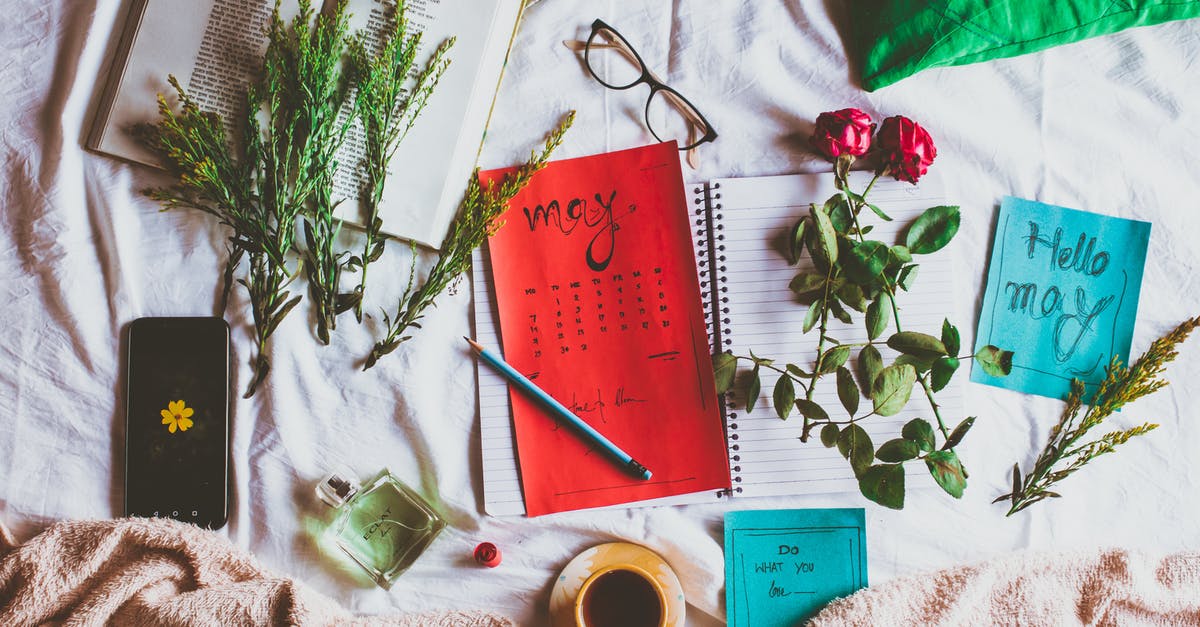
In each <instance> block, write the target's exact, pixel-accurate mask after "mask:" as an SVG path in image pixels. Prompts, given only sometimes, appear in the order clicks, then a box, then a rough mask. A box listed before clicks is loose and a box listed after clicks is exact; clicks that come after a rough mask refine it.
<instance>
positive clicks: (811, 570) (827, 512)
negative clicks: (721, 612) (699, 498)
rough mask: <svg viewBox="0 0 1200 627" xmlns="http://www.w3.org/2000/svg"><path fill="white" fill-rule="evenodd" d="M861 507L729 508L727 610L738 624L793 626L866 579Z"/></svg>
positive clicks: (863, 525) (747, 625)
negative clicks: (747, 509)
mask: <svg viewBox="0 0 1200 627" xmlns="http://www.w3.org/2000/svg"><path fill="white" fill-rule="evenodd" d="M866 539H867V536H866V521H865V517H864V515H863V510H862V509H861V508H857V509H807V510H805V509H780V510H756V511H743V512H728V513H726V514H725V611H726V619H727V620H728V622H729V624H730V625H731V626H732V627H740V626H745V627H749V626H753V627H772V626H774V625H780V626H785V625H786V626H788V627H790V626H792V625H798V624H800V622H801V621H804V620H808V619H809V618H812V617H813V616H814V615H815V614H816V613H817V612H818V611H820V610H821V608H823V607H825V604H827V603H829V602H830V601H832V600H834V599H836V598H839V597H843V596H846V595H848V594H850V593H852V592H854V591H855V590H858V589H859V588H863V587H865V586H866V585H867V546H866Z"/></svg>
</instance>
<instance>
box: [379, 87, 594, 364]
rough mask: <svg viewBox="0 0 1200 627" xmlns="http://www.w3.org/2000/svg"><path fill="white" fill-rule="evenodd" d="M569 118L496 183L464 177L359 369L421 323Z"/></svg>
mask: <svg viewBox="0 0 1200 627" xmlns="http://www.w3.org/2000/svg"><path fill="white" fill-rule="evenodd" d="M574 121H575V112H574V111H571V112H569V113H568V114H567V115H566V117H565V118H564V119H563V121H562V122H561V123H560V124H559V126H558V127H557V128H556V129H555V130H554V131H552V132H551V133H550V135H549V136H548V137H547V139H546V142H545V144H544V145H543V147H542V149H541V152H538V151H537V150H534V151H533V152H531V153H530V155H529V160H528V161H527V162H526V163H525V164H524V165H522V166H520V167H519V168H517V169H516V171H515V172H513V173H511V174H509V175H506V176H505V177H504V180H503V181H502V182H501V183H499V184H496V183H494V182H493V183H489V184H488V186H487V187H484V186H483V184H482V183H480V181H479V172H478V171H476V172H475V173H474V174H472V176H471V178H470V179H469V180H468V181H467V191H466V195H465V196H464V197H463V201H462V204H461V205H460V207H459V213H458V217H457V218H456V219H455V221H454V223H453V224H452V225H451V227H450V232H449V233H448V234H447V235H446V239H445V240H444V241H443V243H442V249H441V251H440V252H439V253H438V258H437V261H436V262H434V264H433V267H432V268H431V269H430V270H429V274H428V275H427V276H426V277H425V279H424V280H423V281H421V282H420V283H419V284H418V282H417V280H416V275H417V255H416V250H415V249H414V251H413V253H414V254H413V261H412V265H411V267H410V268H409V274H408V277H409V278H408V286H407V288H406V289H405V290H404V293H403V295H401V296H400V298H399V300H398V301H397V303H396V309H395V311H394V312H392V313H391V314H389V313H387V312H384V314H383V320H384V324H385V325H386V327H387V330H386V334H385V336H384V338H383V339H381V340H379V341H378V342H376V343H375V345H374V347H372V349H371V352H370V354H369V355H368V356H367V358H366V361H365V363H364V364H363V370H367V369H369V368H371V367H372V366H374V365H375V364H376V363H377V362H378V361H379V359H380V358H382V357H383V356H384V355H387V354H388V353H391V352H392V351H394V350H396V348H398V347H399V346H400V345H401V344H402V343H404V342H406V341H408V340H409V339H411V337H412V336H411V335H406V332H407V331H408V330H409V329H414V328H415V329H419V328H421V324H420V322H419V321H420V320H421V318H422V317H423V316H424V312H425V310H426V308H428V307H429V306H430V305H433V304H435V303H434V300H435V299H436V298H437V296H438V295H439V294H441V293H442V292H443V291H444V290H445V289H446V288H447V287H448V286H449V285H450V284H451V283H452V282H453V281H456V280H458V279H459V278H460V277H461V276H462V275H463V273H465V272H466V271H467V270H468V269H469V268H470V267H471V254H472V253H473V252H474V250H475V249H476V248H478V247H479V246H480V245H481V244H482V243H483V242H484V240H486V239H487V238H488V237H489V236H491V235H493V234H494V233H495V232H496V230H497V229H499V228H500V227H501V226H502V225H501V223H500V222H499V221H498V220H497V218H498V217H499V216H500V214H502V213H504V211H505V210H506V209H507V205H508V201H509V200H511V199H512V198H513V197H514V196H516V195H517V193H518V192H520V191H521V189H522V188H524V187H525V185H526V184H527V183H529V180H530V179H531V178H533V175H534V174H536V173H537V172H538V171H539V170H541V169H542V168H543V167H544V166H545V165H546V162H547V161H549V159H550V156H551V155H552V154H553V153H554V150H555V149H556V148H558V146H559V144H561V143H562V140H563V136H564V135H565V134H566V132H567V129H568V128H570V127H571V124H572V123H573V122H574Z"/></svg>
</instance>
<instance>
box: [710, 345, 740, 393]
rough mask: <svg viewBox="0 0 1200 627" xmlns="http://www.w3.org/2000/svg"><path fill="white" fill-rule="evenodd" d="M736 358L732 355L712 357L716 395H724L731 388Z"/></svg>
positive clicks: (724, 354)
mask: <svg viewBox="0 0 1200 627" xmlns="http://www.w3.org/2000/svg"><path fill="white" fill-rule="evenodd" d="M737 362H738V360H737V357H734V356H733V353H719V354H717V355H715V356H713V375H715V377H716V380H717V394H724V393H726V392H728V391H729V389H730V388H732V387H733V378H734V375H735V374H737Z"/></svg>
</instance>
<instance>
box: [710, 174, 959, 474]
mask: <svg viewBox="0 0 1200 627" xmlns="http://www.w3.org/2000/svg"><path fill="white" fill-rule="evenodd" d="M870 177H871V174H870V173H866V172H855V173H852V174H851V178H850V180H851V189H853V190H855V191H859V192H861V191H862V190H863V189H864V188H865V187H866V184H867V183H868V182H869V181H870ZM693 187H694V186H693ZM689 191H690V190H689ZM835 192H836V190H835V189H834V187H833V176H832V175H830V174H828V173H827V174H820V175H790V176H774V177H763V178H744V179H720V180H717V181H713V183H712V184H711V186H710V190H709V194H710V196H711V198H712V200H711V203H712V214H713V225H712V226H711V228H716V229H718V231H717V233H718V236H720V235H723V236H724V238H723V239H722V240H720V241H719V244H720V245H723V247H724V250H723V251H722V250H720V246H718V251H719V252H718V254H719V255H724V257H725V259H724V261H723V262H721V261H718V267H719V269H720V270H723V272H721V280H722V281H723V282H722V283H721V286H722V287H724V288H727V291H725V292H723V293H722V296H724V297H728V302H727V303H722V307H723V308H727V309H728V311H727V312H723V313H722V316H723V318H722V322H724V325H723V328H722V343H723V344H724V348H725V349H726V350H731V351H733V353H734V354H736V355H749V351H750V350H753V351H754V353H755V354H756V355H758V356H759V357H763V358H769V359H774V360H775V361H776V363H778V364H786V363H795V364H797V365H799V366H800V367H801V368H804V369H805V370H811V369H812V364H813V361H814V356H815V354H816V345H817V338H818V333H817V331H816V330H815V329H814V330H813V331H811V332H809V333H807V334H805V333H803V332H802V328H803V320H804V314H805V312H806V310H807V307H805V306H804V305H801V304H800V303H799V301H798V299H797V298H796V296H795V295H794V294H793V293H792V292H791V290H789V289H788V282H789V281H790V280H791V279H792V277H794V276H795V275H796V274H797V273H798V272H800V271H804V270H808V271H813V266H812V262H811V260H810V259H809V257H808V254H807V252H806V254H805V256H804V258H803V259H801V261H800V263H799V264H798V265H797V266H789V265H788V264H787V261H786V259H785V257H784V255H783V253H782V251H783V250H785V248H784V246H786V245H787V244H786V243H787V238H788V237H790V232H791V228H792V226H793V225H794V224H795V221H796V219H797V218H798V217H799V216H800V215H802V214H804V213H807V212H808V205H809V203H814V202H815V203H823V202H824V201H825V200H826V199H828V198H829V197H830V196H832V195H833V194H834V193H835ZM869 200H871V202H872V204H875V205H877V206H879V207H881V208H882V209H883V210H884V211H885V212H887V213H888V215H890V216H891V217H892V218H893V221H892V222H883V221H882V220H879V219H878V218H877V217H876V216H875V215H874V214H872V213H871V212H870V211H869V210H867V211H864V213H863V216H862V219H863V220H864V222H865V223H864V226H865V225H866V224H874V225H875V229H874V230H873V231H872V232H871V233H870V234H869V235H868V237H870V238H871V239H877V240H879V241H883V242H886V243H888V244H894V243H897V242H902V241H903V240H902V239H901V238H900V237H899V235H900V233H901V232H902V230H903V229H904V228H906V226H907V225H908V224H909V223H911V221H912V220H913V219H915V218H916V217H917V216H919V215H920V214H921V212H922V211H924V210H925V209H927V208H929V207H932V206H936V205H941V204H945V202H944V199H943V198H942V197H941V194H940V187H938V186H937V185H936V184H935V183H933V182H932V181H931V180H929V179H926V180H925V181H922V183H921V186H920V187H916V186H913V185H910V184H908V183H901V182H897V181H895V180H892V179H891V178H887V179H882V178H881V179H880V180H879V181H878V182H877V183H876V184H875V187H874V189H872V191H871V194H870V196H869ZM948 252H949V251H948V250H947V249H942V250H941V251H938V252H937V253H935V254H933V255H924V256H921V257H918V258H917V259H916V261H917V262H918V263H920V266H921V267H920V270H919V272H918V275H917V278H916V281H915V283H914V288H913V289H914V290H915V292H916V294H915V297H914V295H912V294H908V293H904V292H901V294H900V295H899V296H898V297H897V303H898V305H899V306H900V311H901V315H900V319H901V322H902V323H903V324H904V330H906V331H921V332H924V333H929V334H931V335H933V336H935V337H937V336H939V335H940V333H941V328H942V320H943V319H944V318H946V317H950V318H951V321H952V322H953V321H954V319H955V316H954V313H953V303H954V296H955V289H954V273H953V265H952V262H951V256H950V255H949V254H948ZM850 313H851V315H852V316H853V318H854V324H852V325H847V324H843V323H841V322H839V321H837V320H834V319H832V317H831V319H830V322H829V334H830V335H831V336H832V337H835V338H837V339H839V340H840V341H842V342H844V343H852V342H866V341H867V333H866V329H865V326H864V325H863V322H862V319H863V315H862V314H860V313H858V312H856V311H851V312H850ZM959 322H961V321H959ZM960 326H961V325H960ZM895 331H896V329H895V324H894V322H893V323H891V324H889V327H888V330H887V331H886V332H885V333H884V335H883V337H882V338H881V339H883V340H886V338H887V337H888V336H889V335H891V334H892V333H895ZM880 352H881V353H883V356H884V361H885V363H890V362H891V359H892V358H894V357H895V353H894V352H893V351H891V350H890V349H888V348H887V347H886V346H883V347H881V351H880ZM855 355H857V353H855ZM851 366H852V367H851V370H852V371H854V373H855V376H856V377H857V374H858V373H857V368H856V367H854V364H853V363H852V364H851ZM963 378H964V377H963V376H961V375H960V376H959V377H956V378H955V380H954V381H952V382H951V384H950V385H949V386H947V387H946V389H944V390H942V391H941V392H939V393H938V394H937V400H938V403H939V405H940V406H941V408H942V410H941V411H942V416H943V417H944V418H945V419H946V420H947V421H948V425H947V428H953V427H954V425H956V424H958V421H959V420H961V419H962V418H963V414H962V388H961V382H962V379H963ZM776 379H777V376H775V373H773V372H769V371H766V370H765V369H764V370H763V377H762V395H761V397H760V398H759V399H758V402H757V403H756V406H755V409H754V412H753V413H750V414H747V413H746V411H745V407H746V402H745V398H743V397H741V396H739V397H737V398H735V399H734V403H733V405H732V406H731V408H730V409H729V410H728V412H727V418H726V419H727V426H728V431H729V438H730V442H729V447H730V463H731V467H732V470H733V476H734V492H735V495H736V496H772V495H786V494H808V493H818V492H839V491H857V490H858V483H857V481H856V480H855V479H854V475H853V472H852V471H851V469H850V464H849V463H848V462H847V461H846V460H845V459H843V458H842V457H841V455H839V454H838V452H837V449H836V448H834V449H827V448H825V447H824V446H822V445H821V442H820V438H819V434H818V433H817V432H814V433H813V434H812V437H811V438H810V440H809V441H808V442H807V443H801V442H800V440H799V437H800V432H801V429H802V425H803V419H802V418H801V417H800V416H799V414H798V413H797V412H795V411H793V413H792V416H791V418H790V419H788V420H786V421H784V420H780V419H779V416H778V415H776V413H775V411H774V408H773V404H772V402H771V394H772V391H773V390H774V386H775V381H776ZM738 387H739V388H743V389H744V386H740V385H739V386H738ZM739 393H744V392H741V391H740V390H739ZM801 395H803V392H802V391H801V390H800V389H799V387H798V389H797V396H801ZM813 400H814V401H815V402H817V403H818V404H819V405H821V406H822V407H823V408H825V409H826V410H828V411H829V414H830V417H831V418H833V419H834V420H845V419H846V418H848V415H847V414H846V412H845V410H844V409H843V408H842V404H841V402H840V401H839V400H838V396H837V386H836V383H835V381H834V377H833V376H826V377H824V378H822V379H821V381H820V383H818V385H817V390H816V393H815V396H814V398H813ZM863 407H868V408H869V407H870V401H869V400H867V399H863V400H862V403H861V407H860V409H859V414H860V415H861V414H862V413H864V412H865V410H864V409H863ZM913 418H926V419H932V416H931V415H930V409H929V403H928V400H927V399H926V398H925V396H924V394H922V393H921V391H920V388H919V387H918V388H914V390H913V396H912V399H911V400H910V401H909V405H908V407H906V408H905V409H904V410H903V411H901V412H900V413H898V414H896V415H895V416H889V417H881V416H872V417H871V418H868V419H866V420H863V421H862V422H860V423H859V424H860V425H861V426H862V427H863V428H864V429H866V430H867V432H868V433H869V434H870V436H871V439H872V441H873V442H874V443H875V445H876V446H878V445H879V444H882V443H883V442H885V441H887V440H889V439H892V438H896V437H899V434H900V429H901V427H902V426H903V425H904V423H906V422H908V421H909V420H912V419H913ZM909 473H910V474H911V475H913V486H924V485H925V484H926V483H928V484H929V485H930V486H932V485H933V482H932V480H928V473H926V472H925V469H924V467H923V466H921V465H918V464H909ZM918 475H924V478H918V477H917V476H918ZM927 480H928V481H927Z"/></svg>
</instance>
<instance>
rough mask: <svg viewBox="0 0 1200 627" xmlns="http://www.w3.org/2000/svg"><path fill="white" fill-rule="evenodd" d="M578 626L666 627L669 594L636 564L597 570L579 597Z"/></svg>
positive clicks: (576, 615) (577, 607)
mask: <svg viewBox="0 0 1200 627" xmlns="http://www.w3.org/2000/svg"><path fill="white" fill-rule="evenodd" d="M575 624H576V625H577V626H578V627H666V625H667V593H666V589H665V588H664V587H663V584H662V583H661V582H659V581H658V580H657V579H656V578H655V577H654V575H652V574H650V573H649V572H647V571H646V570H645V569H643V568H641V567H639V566H636V565H634V564H612V565H609V566H605V567H603V568H600V569H597V570H596V571H595V572H594V573H592V574H591V576H589V577H588V578H587V580H585V581H584V582H583V586H582V587H580V588H579V594H578V595H576V597H575Z"/></svg>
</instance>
